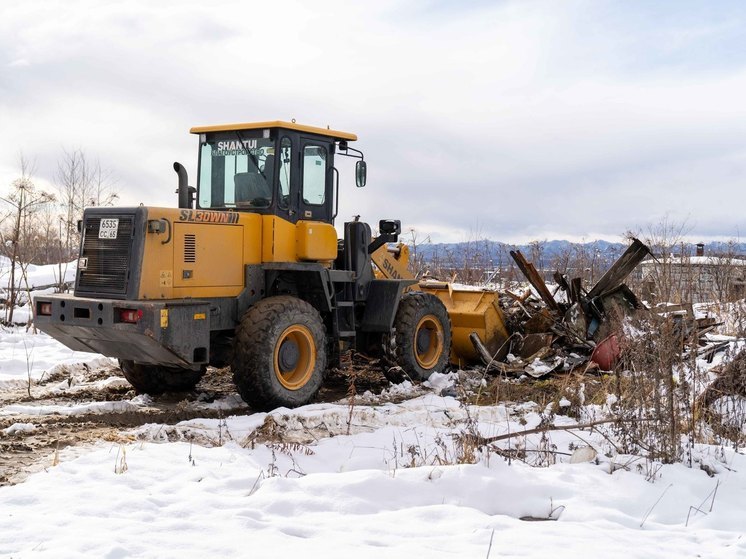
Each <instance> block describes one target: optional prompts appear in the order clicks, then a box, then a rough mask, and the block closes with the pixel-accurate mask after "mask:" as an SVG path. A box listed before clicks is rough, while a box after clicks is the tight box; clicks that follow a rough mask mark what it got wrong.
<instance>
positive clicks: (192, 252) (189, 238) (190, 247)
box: [184, 233, 197, 262]
mask: <svg viewBox="0 0 746 559" xmlns="http://www.w3.org/2000/svg"><path fill="white" fill-rule="evenodd" d="M196 261H197V238H196V237H195V235H193V234H191V233H187V234H186V235H184V262H196Z"/></svg>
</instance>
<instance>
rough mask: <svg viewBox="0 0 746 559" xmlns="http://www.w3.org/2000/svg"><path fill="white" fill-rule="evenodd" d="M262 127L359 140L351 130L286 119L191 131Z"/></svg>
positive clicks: (203, 127)
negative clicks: (321, 126)
mask: <svg viewBox="0 0 746 559" xmlns="http://www.w3.org/2000/svg"><path fill="white" fill-rule="evenodd" d="M260 128H286V129H288V130H297V131H299V132H309V133H311V134H319V135H321V136H328V137H330V138H334V139H335V140H349V141H355V140H357V135H355V134H350V133H349V132H340V131H339V130H330V129H329V128H319V127H318V126H306V125H305V124H296V123H295V122H286V121H284V120H271V121H266V122H241V123H237V124H215V125H211V126H194V127H192V128H191V129H190V130H189V132H191V133H192V134H205V133H209V132H230V131H233V130H238V131H241V130H256V129H260Z"/></svg>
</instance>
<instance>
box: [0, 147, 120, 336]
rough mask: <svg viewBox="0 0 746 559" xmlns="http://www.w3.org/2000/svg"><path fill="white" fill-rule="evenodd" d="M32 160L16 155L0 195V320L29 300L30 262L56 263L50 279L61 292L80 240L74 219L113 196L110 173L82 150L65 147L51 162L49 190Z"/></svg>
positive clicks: (10, 316) (106, 203)
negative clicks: (11, 175) (15, 166)
mask: <svg viewBox="0 0 746 559" xmlns="http://www.w3.org/2000/svg"><path fill="white" fill-rule="evenodd" d="M35 172H36V161H35V160H32V159H29V158H27V157H26V156H25V155H23V154H20V155H19V156H18V177H17V178H16V179H14V180H13V181H12V182H11V183H10V185H8V187H7V190H6V191H5V192H4V193H3V195H2V196H0V255H2V256H4V257H5V258H6V259H7V260H5V259H3V261H2V262H0V290H1V291H0V298H1V299H2V301H1V302H2V306H3V307H4V309H5V312H4V316H3V319H4V321H5V322H6V323H12V322H13V311H14V308H15V307H16V306H17V305H18V304H19V303H22V302H24V301H28V300H29V299H30V290H31V288H32V287H33V286H30V285H29V282H28V277H27V271H28V267H29V265H31V264H37V265H44V264H57V265H58V270H57V272H56V273H55V282H56V283H57V285H56V287H57V289H58V291H65V290H66V288H67V286H66V285H65V272H66V268H67V266H66V264H65V263H67V262H71V261H73V260H75V258H76V257H77V254H78V247H79V244H80V233H79V232H78V226H77V222H78V220H79V219H82V217H83V209H84V208H86V207H89V206H110V205H112V204H113V203H114V202H115V201H116V200H117V198H118V195H117V193H116V191H115V186H116V181H115V179H114V177H113V176H112V174H111V172H110V171H108V170H106V169H105V168H104V167H102V166H101V163H100V162H99V161H98V159H96V160H93V159H91V158H90V157H89V156H87V154H86V153H85V151H84V150H83V149H80V148H78V149H73V150H66V149H63V151H62V155H61V156H60V158H59V160H58V162H57V169H56V171H55V173H54V177H53V179H52V188H41V187H39V186H38V184H37V180H36V179H35Z"/></svg>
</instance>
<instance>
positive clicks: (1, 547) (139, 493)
mask: <svg viewBox="0 0 746 559" xmlns="http://www.w3.org/2000/svg"><path fill="white" fill-rule="evenodd" d="M733 345H734V349H735V348H736V347H740V346H741V345H742V344H740V345H739V344H736V343H735V342H734V344H733ZM722 359H723V356H722V354H718V355H716V358H715V361H714V364H717V363H718V362H720V361H721V360H722ZM114 363H115V362H113V361H112V360H109V359H106V358H103V357H101V356H97V355H93V354H82V353H76V352H71V351H70V350H67V349H66V348H64V347H63V346H61V345H60V344H58V343H57V342H55V341H54V340H52V339H51V338H49V337H48V336H46V335H44V334H41V333H38V334H35V333H33V331H31V330H30V331H26V330H25V329H24V328H13V329H5V330H2V331H0V393H1V392H2V391H3V390H9V389H10V388H11V387H18V386H25V384H26V383H27V382H28V376H29V374H30V376H31V378H32V379H39V378H47V379H49V378H56V377H53V376H52V375H54V374H55V373H56V372H60V371H63V370H64V371H66V372H67V373H68V374H67V375H66V378H65V380H62V381H59V382H56V381H53V382H50V383H49V384H48V385H47V386H46V387H45V390H46V391H47V392H46V393H47V394H48V395H49V396H50V398H49V399H45V400H43V401H40V402H6V403H5V404H4V405H3V406H2V407H0V421H3V420H5V421H6V423H3V425H7V426H6V427H5V428H3V429H2V430H0V442H2V443H9V444H12V442H13V441H14V440H21V438H22V437H24V436H28V437H35V436H37V433H38V432H39V431H40V429H41V427H42V426H43V425H42V424H43V423H44V422H45V421H47V420H49V419H50V418H70V419H72V420H75V418H82V417H83V416H85V417H86V418H90V417H93V416H96V415H97V414H98V415H100V414H109V413H129V412H136V411H142V410H147V409H149V408H151V407H152V406H154V405H156V404H157V401H156V399H153V398H151V397H149V396H134V395H133V394H129V395H125V397H124V398H123V399H121V400H116V401H88V400H87V399H86V398H87V397H86V394H87V393H88V392H89V391H90V389H91V388H94V389H99V390H105V389H120V390H124V389H126V388H127V385H126V382H125V380H124V379H123V378H122V377H121V376H118V374H117V371H116V369H115V368H114V367H113V366H114ZM107 365H108V366H111V367H112V374H111V376H109V377H108V378H102V379H99V380H95V381H94V382H93V383H90V382H89V383H82V382H81V383H79V379H80V378H82V376H83V375H84V373H85V372H86V371H87V370H89V369H90V368H93V367H105V366H107ZM538 365H539V364H538V363H537V366H538ZM710 366H712V365H710ZM458 382H459V376H458V375H457V374H455V373H450V374H434V375H432V376H431V377H430V379H429V380H428V381H427V382H425V383H422V384H421V385H413V384H412V383H410V382H408V381H407V382H403V383H401V384H397V385H391V386H389V388H387V389H386V390H384V391H383V392H382V393H380V394H374V393H372V392H366V393H364V394H362V395H361V396H359V397H358V398H357V399H356V400H355V405H354V406H350V405H349V402H348V401H347V399H345V400H343V401H339V402H331V403H317V404H312V405H307V406H303V407H301V408H298V409H295V410H289V409H284V408H281V409H277V410H274V411H273V412H271V413H254V414H250V415H229V416H226V417H222V416H221V417H220V418H216V419H210V418H203V417H198V418H196V419H191V420H188V421H182V422H179V423H176V424H173V425H166V424H160V423H153V424H147V425H144V426H141V427H137V428H134V429H129V430H121V434H120V436H119V437H115V438H109V439H108V440H109V441H112V440H115V441H116V442H107V441H105V440H103V439H100V440H97V442H95V443H93V444H92V445H90V446H85V447H83V446H81V447H78V448H76V449H74V450H73V449H67V450H66V449H62V450H61V451H59V452H54V451H52V450H50V454H49V456H48V457H47V458H46V459H45V461H44V463H43V469H42V470H41V471H38V472H36V473H31V474H30V475H29V476H28V477H27V478H26V479H25V480H24V481H22V482H20V483H18V484H16V485H10V486H4V487H0V556H1V557H13V558H16V557H55V558H57V557H72V556H86V557H110V558H124V557H195V558H202V557H213V556H228V557H233V556H251V557H257V558H262V557H268V558H269V557H272V558H274V557H278V556H281V555H286V554H294V553H295V554H299V555H300V554H302V555H303V556H307V557H324V558H325V559H327V558H329V559H333V558H337V557H339V558H342V557H344V558H348V557H350V556H351V555H354V556H355V557H356V558H368V557H370V558H374V557H375V558H376V559H379V558H381V557H386V558H390V557H391V558H398V557H406V558H411V557H428V558H441V557H443V558H445V557H459V558H460V557H493V558H495V557H553V558H565V557H567V558H573V559H576V558H577V557H594V556H599V557H607V558H617V557H618V558H623V559H634V558H651V557H661V558H668V557H670V558H680V557H696V556H699V557H715V558H739V557H746V534H745V532H746V512H745V511H746V509H745V508H744V503H746V456H744V454H743V453H742V452H740V451H736V450H733V449H731V448H727V447H725V446H715V445H694V446H693V448H692V449H691V454H692V462H691V465H692V467H689V465H688V464H666V465H663V464H660V463H657V462H655V461H652V460H649V459H646V458H644V457H641V456H634V455H624V454H619V453H617V452H616V450H615V449H614V448H613V446H612V445H611V444H610V443H609V441H608V440H607V438H606V437H605V436H603V435H601V434H600V433H599V431H598V430H596V431H594V432H589V431H587V430H586V431H582V432H581V431H572V432H571V431H567V432H565V431H556V432H552V433H549V434H544V435H542V434H523V433H522V432H523V431H525V430H529V429H532V428H534V427H536V426H538V425H539V424H540V423H541V422H542V421H544V420H545V419H546V415H545V413H547V412H549V411H550V410H541V409H538V406H537V405H536V404H534V403H533V402H523V403H518V404H508V403H495V404H493V405H484V406H473V405H467V404H465V403H464V402H462V401H460V400H459V399H457V395H458V393H459V390H456V388H457V384H458ZM36 390H37V391H38V390H41V388H38V387H36ZM78 394H79V395H80V398H79V399H77V398H73V399H71V400H70V399H68V400H69V401H68V400H60V402H56V401H55V400H54V397H55V396H56V395H67V396H71V395H72V396H74V397H75V396H76V395H78ZM235 398H236V399H237V397H235ZM391 400H395V401H396V402H399V403H393V402H392V401H391ZM401 400H403V401H401ZM580 400H581V404H582V400H583V398H582V394H581V397H580ZM614 404H616V397H614V396H613V395H609V396H608V397H607V398H606V400H605V404H603V405H596V406H591V405H587V406H584V407H583V408H582V409H581V412H580V413H581V418H585V417H586V416H588V417H590V418H594V417H597V415H599V414H601V415H602V414H603V413H606V412H608V409H609V407H610V406H613V405H614ZM189 405H191V406H192V409H195V410H197V411H198V412H199V413H202V412H201V410H208V409H209V410H216V409H226V410H227V409H235V401H233V402H231V401H226V400H216V401H214V402H206V401H201V400H200V399H198V400H197V401H196V402H192V403H191V404H189ZM572 407H573V406H572V405H571V401H570V399H568V398H562V399H561V400H560V402H559V409H558V410H555V412H557V413H565V412H567V411H568V409H569V408H572ZM17 415H21V416H23V418H24V419H23V420H19V421H15V420H14V416H17ZM81 420H82V419H79V421H81ZM584 420H586V419H581V420H580V421H584ZM553 421H554V423H555V424H556V425H570V426H572V425H576V424H577V420H576V419H573V418H570V417H567V416H562V415H557V416H555V417H554V418H553ZM507 434H510V436H511V441H510V443H508V441H502V442H500V443H496V445H495V446H496V447H498V448H499V449H503V450H505V449H508V448H513V449H516V448H518V449H523V450H524V451H525V452H526V453H527V455H530V456H532V457H534V458H533V459H532V460H526V462H524V461H521V460H518V459H509V458H505V457H503V456H501V455H500V453H499V452H498V451H496V450H492V451H486V450H481V451H480V450H477V449H475V448H472V447H470V446H469V444H468V441H469V440H473V438H474V437H496V436H500V435H507ZM469 437H471V439H470V438H469ZM3 448H6V446H0V449H3ZM487 448H490V447H487ZM546 449H552V450H553V452H551V453H547V452H544V451H545V450H546ZM2 458H3V457H2V454H0V460H2ZM529 462H530V463H531V464H533V465H530V464H529ZM538 465H541V466H542V467H537V466H538ZM711 476H712V477H711Z"/></svg>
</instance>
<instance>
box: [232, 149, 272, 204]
mask: <svg viewBox="0 0 746 559" xmlns="http://www.w3.org/2000/svg"><path fill="white" fill-rule="evenodd" d="M233 184H234V186H235V189H236V190H235V193H236V203H237V204H240V203H241V202H253V201H254V200H256V199H263V200H266V202H267V204H269V200H271V199H272V191H271V190H270V187H269V184H268V183H267V180H266V179H265V178H264V175H262V174H261V173H260V172H259V169H258V168H257V166H256V163H254V162H253V161H251V160H249V161H248V170H247V171H246V172H245V173H236V174H235V175H233Z"/></svg>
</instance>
